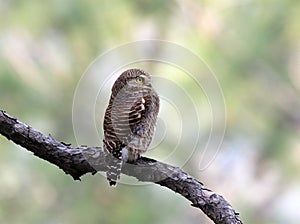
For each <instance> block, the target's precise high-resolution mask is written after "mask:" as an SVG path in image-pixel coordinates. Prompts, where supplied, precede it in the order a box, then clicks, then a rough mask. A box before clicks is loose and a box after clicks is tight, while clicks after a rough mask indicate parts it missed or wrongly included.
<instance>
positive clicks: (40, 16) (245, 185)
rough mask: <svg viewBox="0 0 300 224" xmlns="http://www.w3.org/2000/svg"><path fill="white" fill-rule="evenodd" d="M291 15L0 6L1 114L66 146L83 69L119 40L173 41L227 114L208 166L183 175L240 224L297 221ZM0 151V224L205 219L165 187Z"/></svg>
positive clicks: (170, 6)
mask: <svg viewBox="0 0 300 224" xmlns="http://www.w3.org/2000/svg"><path fill="white" fill-rule="evenodd" d="M299 11H300V1H298V0H286V1H280V0H272V1H269V0H264V1H258V0H252V1H250V0H249V1H248V0H245V1H234V0H227V1H225V0H224V1H200V0H199V1H197V0H185V1H183V0H182V1H180V0H178V1H173V0H172V1H162V0H161V1H159V0H145V1H138V0H131V1H121V0H110V1H108V0H102V1H96V0H89V1H79V0H73V1H71V0H66V1H58V0H54V1H38V0H32V1H20V0H14V1H9V0H0V109H3V110H5V111H7V112H8V113H9V114H11V115H14V116H16V117H18V118H19V119H20V120H21V121H23V122H26V123H27V124H30V125H31V126H33V127H34V128H36V129H38V130H40V131H42V132H44V133H46V134H47V133H51V135H52V136H54V137H55V138H56V139H58V140H60V141H64V142H70V143H72V144H74V145H76V141H75V137H74V134H73V129H72V100H73V94H74V91H75V88H76V85H77V83H78V81H79V80H80V78H81V76H82V74H83V73H84V71H85V70H86V68H87V67H88V65H89V64H90V63H91V62H92V61H93V60H94V59H95V58H96V57H97V56H98V55H99V54H101V53H103V52H104V51H107V50H108V49H111V48H113V47H115V46H117V45H120V44H123V43H126V42H130V41H134V40H142V39H151V38H154V39H162V40H168V41H173V42H175V43H178V44H180V45H182V46H184V47H186V48H188V49H191V50H192V51H193V52H194V53H196V54H197V55H199V56H201V57H202V58H203V59H204V60H205V61H206V63H207V64H208V65H209V66H210V67H211V68H212V70H213V71H214V73H215V74H216V76H217V78H218V80H219V82H220V85H221V87H222V89H223V92H224V97H225V100H226V107H227V120H226V123H227V130H226V133H225V137H224V141H223V144H222V146H221V149H220V152H219V153H218V155H217V157H216V159H215V160H214V161H213V163H212V164H211V165H210V166H209V167H208V168H207V169H205V170H204V171H202V172H198V171H194V166H196V165H195V164H193V163H189V164H188V165H187V166H186V167H184V169H185V170H186V171H188V172H189V173H191V174H192V175H193V176H195V177H197V178H198V179H200V180H201V181H202V182H203V183H204V184H205V185H206V186H207V187H208V188H211V189H212V190H214V191H216V192H217V193H219V194H222V195H224V197H225V198H226V199H227V200H228V201H229V202H230V203H231V204H232V205H233V206H234V208H235V209H236V210H237V211H238V212H239V213H240V214H241V217H242V219H243V220H244V222H245V223H299V222H300V213H299V210H300V205H299V200H300V173H299V171H300V138H299V134H300V113H299V111H300V102H299V101H300V100H299V90H300V22H299V21H300V14H299ZM0 149H1V150H0V183H1V187H0V223H11V224H17V223H20V224H21V223H63V224H64V223H83V222H85V223H107V224H113V223H132V224H133V223H144V224H148V223H149V224H150V223H211V221H210V220H209V219H207V218H206V217H205V215H204V214H203V213H202V212H201V211H200V210H197V209H195V208H192V207H191V206H190V203H189V202H188V201H186V200H185V199H184V198H182V197H181V196H179V195H177V194H174V193H173V192H171V191H170V190H168V189H165V188H162V187H159V186H155V185H151V184H150V185H146V186H130V185H119V186H118V187H117V188H116V189H111V188H109V187H108V185H107V183H106V180H105V178H103V177H102V176H98V177H97V176H91V175H86V176H84V177H83V178H82V181H81V182H79V181H77V182H75V181H73V180H72V178H71V177H70V176H66V175H65V174H64V173H63V172H62V171H61V170H58V169H57V167H55V166H53V165H51V164H49V163H47V162H45V161H42V160H40V159H37V158H35V157H34V156H33V155H32V154H31V153H29V152H28V151H26V150H24V149H21V148H20V147H19V146H16V145H14V144H13V143H12V142H9V141H7V139H5V138H4V137H0ZM174 165H176V164H174Z"/></svg>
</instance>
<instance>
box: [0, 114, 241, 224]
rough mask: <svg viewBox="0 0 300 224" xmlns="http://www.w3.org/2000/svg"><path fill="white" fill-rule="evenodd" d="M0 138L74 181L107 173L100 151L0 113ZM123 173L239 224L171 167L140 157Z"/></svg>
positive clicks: (220, 202)
mask: <svg viewBox="0 0 300 224" xmlns="http://www.w3.org/2000/svg"><path fill="white" fill-rule="evenodd" d="M0 134H2V135H3V136H5V137H6V138H7V139H9V140H11V141H13V142H14V143H16V144H18V145H20V146H22V147H24V148H25V149H27V150H29V151H31V152H33V154H34V155H35V156H37V157H39V158H41V159H44V160H46V161H48V162H50V163H52V164H55V165H56V166H58V167H59V168H60V169H62V170H63V171H64V172H65V173H66V174H69V175H71V176H72V177H73V178H74V180H80V177H81V176H82V175H84V174H86V173H92V174H95V173H96V172H98V171H106V164H105V157H106V156H109V155H107V153H106V152H105V151H104V150H103V149H102V148H100V147H88V146H80V147H72V146H71V145H69V144H66V143H63V142H58V141H56V140H55V139H54V138H52V137H51V136H50V135H45V134H43V133H41V132H39V131H37V130H35V129H33V128H32V127H30V126H28V125H26V124H24V123H22V122H20V121H18V120H17V119H16V118H14V117H12V116H10V115H8V114H7V113H5V112H4V111H2V110H0ZM122 173H124V174H126V175H129V176H133V177H135V178H137V179H138V180H139V181H147V182H153V183H155V184H159V185H161V186H164V187H167V188H169V189H171V190H172V191H174V192H176V193H179V194H181V195H182V196H183V197H185V198H186V199H188V200H189V201H191V202H192V206H194V207H196V208H199V209H201V210H202V211H203V212H204V213H205V214H206V215H207V216H208V217H209V218H210V219H211V220H213V222H214V223H216V224H241V223H242V221H241V220H240V218H239V215H238V213H236V212H235V211H234V209H233V208H232V206H231V205H230V204H229V203H228V202H227V201H226V200H225V199H224V198H223V197H222V196H221V195H218V194H216V193H214V192H213V191H211V190H209V189H207V188H205V187H204V186H203V184H202V183H200V182H199V181H198V180H196V179H195V178H193V177H192V176H190V175H189V174H187V173H185V172H183V171H182V170H181V169H179V168H178V167H174V166H171V165H168V164H165V163H162V162H159V161H156V160H153V159H149V158H146V157H141V158H140V159H139V160H138V161H137V162H136V163H135V164H125V167H124V169H122Z"/></svg>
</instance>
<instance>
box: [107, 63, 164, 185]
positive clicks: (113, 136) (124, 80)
mask: <svg viewBox="0 0 300 224" xmlns="http://www.w3.org/2000/svg"><path fill="white" fill-rule="evenodd" d="M158 110H159V97H158V95H157V93H156V91H155V90H154V88H153V87H152V84H151V76H150V74H148V73H146V72H144V71H142V70H140V69H129V70H127V71H125V72H123V73H122V74H121V75H120V77H119V78H118V79H117V80H116V81H115V83H114V85H113V87H112V92H111V97H110V101H109V105H108V107H107V109H106V112H105V117H104V124H103V128H104V140H103V146H104V149H105V150H107V151H108V152H109V153H110V155H113V156H109V157H108V161H107V164H108V171H107V173H106V175H107V180H108V181H109V184H110V185H111V186H113V185H116V182H117V180H118V179H119V178H120V174H121V168H122V163H123V162H129V163H133V162H134V161H136V160H137V159H138V158H139V156H140V155H141V154H142V153H144V152H146V151H147V149H148V147H149V145H150V143H151V140H152V137H153V132H154V128H155V124H156V119H157V114H158Z"/></svg>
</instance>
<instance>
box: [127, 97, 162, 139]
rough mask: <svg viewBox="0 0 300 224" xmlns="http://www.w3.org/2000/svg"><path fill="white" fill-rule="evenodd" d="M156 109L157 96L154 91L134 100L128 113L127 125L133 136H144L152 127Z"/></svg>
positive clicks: (157, 107) (156, 112)
mask: <svg viewBox="0 0 300 224" xmlns="http://www.w3.org/2000/svg"><path fill="white" fill-rule="evenodd" d="M158 110H159V98H158V95H157V94H156V93H154V94H148V95H145V96H143V97H142V98H140V99H139V100H137V101H136V103H135V104H134V105H133V107H132V108H131V110H130V113H129V125H130V129H131V132H132V134H133V136H144V135H145V133H147V132H149V130H150V129H151V128H154V126H155V122H156V117H157V114H158ZM144 137H146V136H144Z"/></svg>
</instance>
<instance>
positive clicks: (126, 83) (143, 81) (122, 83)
mask: <svg viewBox="0 0 300 224" xmlns="http://www.w3.org/2000/svg"><path fill="white" fill-rule="evenodd" d="M123 88H126V89H128V90H129V91H141V90H146V89H150V88H152V85H151V75H150V74H149V73H147V72H145V71H143V70H141V69H136V68H134V69H129V70H126V71H124V72H123V73H122V74H121V75H120V76H119V78H118V79H117V80H116V81H115V83H114V85H113V87H112V93H113V94H117V93H118V92H119V91H120V90H121V89H123Z"/></svg>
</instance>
